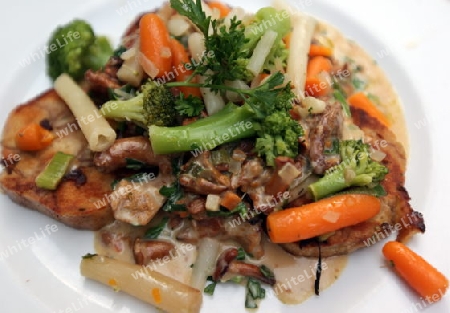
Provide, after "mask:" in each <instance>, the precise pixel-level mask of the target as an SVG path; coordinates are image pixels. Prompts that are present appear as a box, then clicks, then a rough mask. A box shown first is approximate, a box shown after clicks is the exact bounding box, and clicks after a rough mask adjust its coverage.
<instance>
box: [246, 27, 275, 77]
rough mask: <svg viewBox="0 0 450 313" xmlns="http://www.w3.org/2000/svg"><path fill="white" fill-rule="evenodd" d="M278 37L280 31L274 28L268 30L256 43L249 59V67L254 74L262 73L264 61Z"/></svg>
mask: <svg viewBox="0 0 450 313" xmlns="http://www.w3.org/2000/svg"><path fill="white" fill-rule="evenodd" d="M277 37H278V33H276V32H274V31H273V30H268V31H266V33H265V34H264V35H263V36H262V37H261V39H260V40H259V42H258V43H257V44H256V47H255V49H254V50H253V54H252V56H251V57H250V60H249V61H248V65H247V69H248V70H249V71H250V72H252V74H253V75H254V76H256V75H258V74H259V73H261V71H262V68H263V66H264V63H265V62H266V59H267V56H268V55H269V53H270V50H271V49H272V47H273V44H274V43H275V40H276V39H277Z"/></svg>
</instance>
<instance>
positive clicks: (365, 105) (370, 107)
mask: <svg viewBox="0 0 450 313" xmlns="http://www.w3.org/2000/svg"><path fill="white" fill-rule="evenodd" d="M347 101H348V103H349V104H350V105H351V106H352V107H354V108H358V109H361V110H364V111H366V113H367V114H369V115H370V116H372V117H374V118H376V119H377V120H378V121H379V122H380V123H381V124H383V125H384V126H386V127H389V126H390V125H391V123H390V121H389V120H388V119H387V117H386V115H384V114H383V112H381V111H380V110H379V109H378V108H377V107H376V105H375V104H374V103H373V102H372V101H370V99H369V98H367V96H366V95H365V94H364V93H362V92H357V93H354V94H353V95H351V96H350V97H348V99H347Z"/></svg>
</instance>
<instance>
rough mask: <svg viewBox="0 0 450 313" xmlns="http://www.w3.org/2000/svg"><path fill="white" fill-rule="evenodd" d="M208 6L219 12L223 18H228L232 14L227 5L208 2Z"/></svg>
mask: <svg viewBox="0 0 450 313" xmlns="http://www.w3.org/2000/svg"><path fill="white" fill-rule="evenodd" d="M207 4H208V6H209V7H210V8H211V9H217V10H219V12H220V17H221V18H223V17H225V16H227V15H228V14H229V13H230V12H231V9H230V7H229V6H227V5H226V4H223V3H222V2H219V1H210V2H207Z"/></svg>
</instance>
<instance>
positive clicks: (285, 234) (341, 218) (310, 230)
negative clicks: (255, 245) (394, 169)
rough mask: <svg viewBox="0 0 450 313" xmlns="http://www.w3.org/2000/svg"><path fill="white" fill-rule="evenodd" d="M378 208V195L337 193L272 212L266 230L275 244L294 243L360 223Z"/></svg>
mask: <svg viewBox="0 0 450 313" xmlns="http://www.w3.org/2000/svg"><path fill="white" fill-rule="evenodd" d="M379 211H380V200H379V199H378V198H377V197H374V196H369V195H357V194H350V195H338V196H334V197H330V198H326V199H322V200H320V201H317V202H314V203H309V204H305V205H303V206H300V207H295V208H288V209H285V210H282V211H277V212H274V213H272V214H270V215H269V216H268V217H267V231H268V233H269V237H270V240H271V241H272V242H274V243H289V242H295V241H299V240H303V239H309V238H313V237H316V236H319V235H322V234H326V233H329V232H332V231H335V230H338V229H340V228H344V227H347V226H351V225H355V224H358V223H361V222H363V221H365V220H368V219H370V218H372V217H373V216H375V215H376V214H378V212H379Z"/></svg>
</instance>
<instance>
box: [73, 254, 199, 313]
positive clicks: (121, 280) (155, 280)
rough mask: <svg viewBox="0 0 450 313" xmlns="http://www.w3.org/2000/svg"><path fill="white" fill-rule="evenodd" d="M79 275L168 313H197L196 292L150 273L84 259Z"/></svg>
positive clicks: (112, 262)
mask: <svg viewBox="0 0 450 313" xmlns="http://www.w3.org/2000/svg"><path fill="white" fill-rule="evenodd" d="M80 271H81V275H83V276H84V277H87V278H90V279H93V280H95V281H98V282H100V283H102V284H104V285H109V286H110V287H112V288H114V289H115V290H120V291H123V292H125V293H127V294H129V295H131V296H133V297H136V298H138V299H140V300H142V301H145V302H147V303H150V304H152V305H154V306H155V307H157V308H159V309H161V310H164V311H166V312H168V313H198V312H199V311H200V306H201V303H202V293H201V292H200V290H198V289H195V288H192V287H191V286H188V285H185V284H183V283H181V282H179V281H177V280H175V279H173V278H171V277H167V276H165V275H163V274H161V273H159V272H156V271H154V270H151V269H148V268H145V267H142V266H139V265H136V264H131V263H125V262H121V261H117V260H114V259H112V258H109V257H104V256H93V257H88V258H84V259H83V260H82V261H81V265H80Z"/></svg>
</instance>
